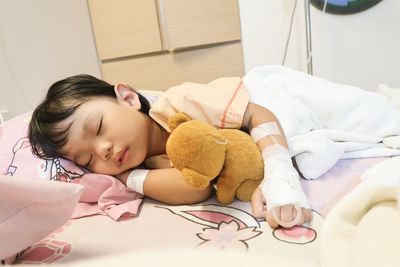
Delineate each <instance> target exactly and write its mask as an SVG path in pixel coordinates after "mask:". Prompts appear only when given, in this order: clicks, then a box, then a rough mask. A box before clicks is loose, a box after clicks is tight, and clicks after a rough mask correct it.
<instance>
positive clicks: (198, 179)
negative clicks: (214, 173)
mask: <svg viewBox="0 0 400 267" xmlns="http://www.w3.org/2000/svg"><path fill="white" fill-rule="evenodd" d="M181 172H182V176H183V178H184V179H185V181H186V183H188V184H189V185H190V186H191V187H193V188H195V189H198V190H203V189H205V188H206V187H207V186H208V185H209V184H210V181H211V180H212V177H209V176H206V175H204V174H201V173H198V172H196V171H194V170H192V169H188V168H183V169H182V171H181Z"/></svg>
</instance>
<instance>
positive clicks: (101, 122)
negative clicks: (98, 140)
mask: <svg viewBox="0 0 400 267" xmlns="http://www.w3.org/2000/svg"><path fill="white" fill-rule="evenodd" d="M102 126H103V116H101V119H100V123H99V127H98V128H97V133H96V135H99V134H100V132H101V127H102Z"/></svg>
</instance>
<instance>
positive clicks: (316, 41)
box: [239, 0, 400, 90]
mask: <svg viewBox="0 0 400 267" xmlns="http://www.w3.org/2000/svg"><path fill="white" fill-rule="evenodd" d="M294 2H295V1H294V0H284V1H282V0H239V6H240V13H241V24H242V36H243V46H244V57H245V65H246V71H248V70H249V69H250V68H252V67H255V66H259V65H263V64H281V58H282V56H283V49H284V43H285V38H286V37H287V31H288V29H289V21H290V14H291V13H290V12H291V8H292V6H293V3H294ZM399 12H400V1H399V0H383V1H382V2H380V3H379V4H377V5H376V6H374V7H372V8H370V9H368V10H366V11H364V12H361V13H358V14H353V15H345V16H343V15H342V16H339V15H331V14H322V13H321V11H319V10H317V9H315V8H314V7H311V21H312V37H313V42H312V45H313V49H314V51H313V66H314V75H316V76H320V77H324V78H327V79H329V80H332V81H335V82H338V83H346V84H351V85H355V86H359V87H362V88H365V89H368V90H375V89H376V87H377V85H378V84H379V83H382V82H385V83H387V84H388V85H390V86H393V87H400V74H399V73H400V72H399V70H400V49H399V47H400V16H399ZM304 24H305V20H304V0H298V4H297V10H296V16H295V21H294V25H293V30H294V32H293V33H292V38H291V45H290V47H289V48H290V49H289V54H288V60H287V64H286V65H288V66H290V67H293V68H295V69H299V70H303V71H306V70H307V67H306V50H305V36H304V29H305V28H304Z"/></svg>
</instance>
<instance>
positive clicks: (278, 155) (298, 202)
mask: <svg viewBox="0 0 400 267" xmlns="http://www.w3.org/2000/svg"><path fill="white" fill-rule="evenodd" d="M262 155H263V160H264V175H265V177H266V178H265V179H264V180H263V182H262V184H261V185H260V187H261V190H262V192H263V195H264V197H265V200H266V203H267V211H268V212H271V211H272V215H273V216H274V219H275V220H276V222H277V223H279V224H280V225H282V226H283V227H291V226H294V225H296V224H297V223H298V222H299V220H300V219H301V217H300V215H301V209H300V208H306V209H310V205H309V204H308V200H307V197H306V195H305V194H304V192H303V190H302V188H301V185H300V181H299V179H300V177H299V174H298V173H297V171H296V169H295V168H294V167H293V165H292V160H291V158H290V154H289V151H288V150H287V148H285V147H283V146H282V145H279V144H273V145H270V146H267V147H266V148H264V149H263V151H262ZM286 204H293V205H294V206H295V207H296V209H297V216H296V218H295V219H294V220H293V222H289V223H284V222H282V221H281V220H280V219H279V217H278V216H276V213H275V211H276V208H277V207H279V206H283V205H286Z"/></svg>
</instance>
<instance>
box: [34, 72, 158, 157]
mask: <svg viewBox="0 0 400 267" xmlns="http://www.w3.org/2000/svg"><path fill="white" fill-rule="evenodd" d="M138 95H139V101H140V103H141V109H140V111H141V112H142V113H144V114H146V115H148V114H149V110H150V103H149V101H148V100H147V99H146V98H145V97H144V96H142V95H141V94H139V93H138ZM98 96H103V97H112V98H116V95H115V92H114V85H111V84H109V83H107V82H105V81H103V80H100V79H98V78H96V77H94V76H91V75H87V74H79V75H75V76H71V77H68V78H65V79H62V80H60V81H57V82H55V83H54V84H53V85H51V86H50V88H49V89H48V91H47V94H46V97H45V99H44V100H43V102H42V103H40V104H39V105H38V106H37V107H36V109H35V110H34V111H33V113H32V118H31V121H30V123H29V128H28V137H29V141H30V143H31V146H32V152H33V154H34V155H35V156H37V157H39V158H42V159H50V158H53V157H62V156H63V155H62V154H61V152H60V150H61V148H62V147H63V146H64V145H65V144H66V143H67V141H68V133H69V128H70V127H71V124H69V125H67V126H66V127H65V126H64V127H61V126H60V122H62V121H64V120H65V119H67V118H69V117H70V116H71V115H72V114H74V112H75V110H76V109H77V108H78V107H79V106H80V105H82V104H83V103H85V102H87V101H88V100H90V99H91V98H93V97H98Z"/></svg>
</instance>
